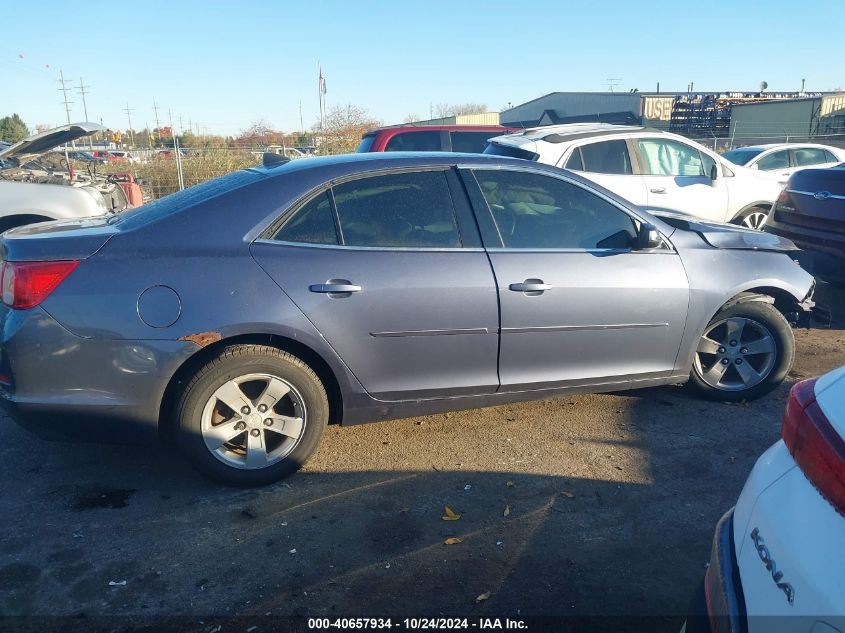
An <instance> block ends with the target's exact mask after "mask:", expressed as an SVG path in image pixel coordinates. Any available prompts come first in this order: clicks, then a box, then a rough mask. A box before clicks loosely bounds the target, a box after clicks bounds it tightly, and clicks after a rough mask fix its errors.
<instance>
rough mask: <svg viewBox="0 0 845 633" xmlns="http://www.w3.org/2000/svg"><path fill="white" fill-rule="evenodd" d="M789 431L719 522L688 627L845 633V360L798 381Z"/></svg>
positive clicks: (785, 423) (787, 416)
mask: <svg viewBox="0 0 845 633" xmlns="http://www.w3.org/2000/svg"><path fill="white" fill-rule="evenodd" d="M781 434H782V436H783V439H782V440H781V441H779V442H778V443H777V444H775V445H774V446H772V447H771V448H770V449H769V450H768V451H766V452H765V453H763V455H762V457H760V459H759V460H758V461H757V464H756V465H755V466H754V469H753V470H752V471H751V475H750V476H749V477H748V481H747V482H746V483H745V488H743V490H742V493H741V494H740V496H739V501H738V502H737V504H736V508H735V509H733V510H731V511H730V512H728V513H727V514H726V515H725V516H724V517H723V518H722V520H721V521H719V524H718V526H717V527H716V534H715V537H714V539H713V549H712V554H711V558H710V566H709V567H708V569H707V573H706V574H705V579H704V586H703V591H701V592H700V594H699V596H698V598H697V600H696V601H695V602H694V603H693V604H694V606H693V608H692V611H693V613H692V614H691V617H690V618H689V619H688V620H687V624H686V632H687V633H693V632H695V633H697V632H698V631H702V630H704V631H747V632H748V633H756V632H760V633H779V632H781V631H784V632H786V631H798V632H801V633H842V632H845V440H843V438H845V367H840V368H839V369H836V370H834V371H832V372H830V373H828V374H825V375H824V376H822V377H820V378H818V379H813V380H805V381H804V382H800V383H798V384H796V385H795V386H794V387H793V388H792V391H791V392H790V394H789V400H788V402H787V405H786V413H785V414H784V418H783V427H782V431H781Z"/></svg>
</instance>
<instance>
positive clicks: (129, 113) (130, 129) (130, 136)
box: [123, 101, 135, 147]
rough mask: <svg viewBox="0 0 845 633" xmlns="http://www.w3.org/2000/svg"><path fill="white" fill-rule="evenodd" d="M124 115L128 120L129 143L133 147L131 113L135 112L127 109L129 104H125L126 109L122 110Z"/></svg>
mask: <svg viewBox="0 0 845 633" xmlns="http://www.w3.org/2000/svg"><path fill="white" fill-rule="evenodd" d="M123 111H124V112H125V113H126V118H127V119H128V120H129V142H130V143H132V146H133V147H134V146H135V130H133V129H132V113H133V112H135V110H134V109H133V108H130V107H129V102H128V101H127V102H126V107H125V108H124V109H123Z"/></svg>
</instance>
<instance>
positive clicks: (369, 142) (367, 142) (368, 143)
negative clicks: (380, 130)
mask: <svg viewBox="0 0 845 633" xmlns="http://www.w3.org/2000/svg"><path fill="white" fill-rule="evenodd" d="M375 140H376V135H375V134H370V135H369V136H365V137H364V138H362V139H361V143H360V144H359V145H358V149H356V150H355V151H356V152H358V153H363V152H369V151H370V148H371V147H372V146H373V142H374V141H375Z"/></svg>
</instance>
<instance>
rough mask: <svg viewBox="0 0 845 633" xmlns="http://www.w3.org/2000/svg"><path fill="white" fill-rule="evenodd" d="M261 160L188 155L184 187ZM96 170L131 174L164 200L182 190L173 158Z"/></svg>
mask: <svg viewBox="0 0 845 633" xmlns="http://www.w3.org/2000/svg"><path fill="white" fill-rule="evenodd" d="M260 162H261V159H259V158H256V157H255V156H254V155H252V154H250V153H249V152H246V151H239V150H228V149H227V150H207V151H196V152H191V153H189V155H188V156H185V157H184V158H182V174H183V176H184V179H185V187H191V186H193V185H196V184H199V183H201V182H205V181H206V180H211V179H212V178H217V177H218V176H223V175H224V174H228V173H229V172H232V171H236V170H238V169H243V168H244V167H252V166H255V165H257V164H259V163H260ZM97 171H98V172H99V173H103V174H113V173H127V172H128V173H130V174H132V175H133V176H135V177H136V178H137V179H139V180H141V181H142V186H143V187H144V188H145V190H147V191H148V192H149V193H151V194H152V196H153V198H161V197H162V196H166V195H167V194H170V193H174V192H176V191H179V178H178V176H177V174H176V161H175V160H174V159H173V158H164V157H160V156H156V157H155V158H152V159H150V160H149V161H147V162H146V163H108V164H106V165H99V166H98V167H97Z"/></svg>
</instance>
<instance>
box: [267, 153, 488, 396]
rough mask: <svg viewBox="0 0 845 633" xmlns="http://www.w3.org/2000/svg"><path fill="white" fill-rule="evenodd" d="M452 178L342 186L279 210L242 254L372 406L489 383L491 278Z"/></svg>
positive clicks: (425, 175) (402, 174)
mask: <svg viewBox="0 0 845 633" xmlns="http://www.w3.org/2000/svg"><path fill="white" fill-rule="evenodd" d="M450 181H453V183H457V175H456V174H455V172H454V171H453V170H443V169H432V170H418V171H401V170H400V171H396V170H393V171H390V172H386V173H377V174H369V175H365V176H362V177H356V178H354V179H351V180H347V181H345V182H340V183H337V184H334V185H333V186H332V187H330V188H327V189H324V190H322V191H319V192H317V193H315V194H313V195H312V196H311V197H310V198H309V199H308V200H306V201H305V202H304V203H302V204H299V205H297V206H296V207H295V208H293V209H292V210H291V211H289V212H287V213H286V214H284V215H283V216H282V217H281V218H280V220H279V222H278V223H277V224H278V226H274V227H271V229H270V231H269V232H268V233H267V234H266V235H265V237H264V239H261V240H258V241H257V242H256V243H254V244H253V247H252V252H253V256H254V257H255V259H256V260H257V261H258V263H259V264H260V265H261V267H262V268H263V269H264V270H265V271H267V273H268V274H269V275H270V276H271V277H272V278H273V279H274V280H275V281H276V282H277V283H278V285H279V286H280V287H281V288H282V289H283V290H284V291H285V292H286V293H287V294H288V295H289V296H290V298H291V299H292V300H293V301H294V302H295V303H296V304H297V305H298V306H299V308H300V309H301V310H302V311H303V313H304V314H305V315H306V316H307V317H308V318H309V319H310V320H311V322H312V323H313V324H314V325H315V326H316V328H317V329H318V330H319V331H320V332H321V333H322V335H323V336H325V338H326V340H327V341H328V343H329V344H330V345H331V346H332V347H333V348H334V349H335V351H337V353H338V355H339V356H340V357H341V358H342V359H343V361H344V362H345V363H346V364H347V366H348V367H349V368H350V370H351V371H352V372H353V373H354V374H355V376H356V377H357V378H358V380H359V381H360V382H361V384H362V385H363V386H364V388H365V389H367V391H368V392H369V393H370V394H372V395H373V396H374V397H376V398H379V399H382V400H407V399H417V398H428V397H442V396H452V395H462V394H469V393H473V394H474V393H489V392H493V391H495V390H496V388H497V386H498V376H497V373H496V359H497V353H498V319H499V316H498V305H497V300H496V292H495V282H494V279H493V273H492V271H491V268H490V263H489V261H488V259H487V255H486V254H485V252H484V250H483V249H482V248H481V243H480V238H479V236H478V230H477V228H476V226H475V222H474V219H473V218H472V212H471V210H470V208H469V205H468V203H467V202H466V199H465V197H464V198H461V197H460V196H459V195H458V193H460V191H456V192H454V193H455V195H454V202H453V191H452V186H451V185H450ZM461 195H464V194H462V193H461Z"/></svg>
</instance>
